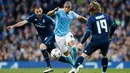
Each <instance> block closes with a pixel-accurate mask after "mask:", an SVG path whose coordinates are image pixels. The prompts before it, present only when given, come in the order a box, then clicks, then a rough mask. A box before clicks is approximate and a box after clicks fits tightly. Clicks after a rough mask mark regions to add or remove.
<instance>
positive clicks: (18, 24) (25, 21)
mask: <svg viewBox="0 0 130 73" xmlns="http://www.w3.org/2000/svg"><path fill="white" fill-rule="evenodd" d="M27 23H28V21H27V20H23V21H20V22H18V23H16V24H14V25H12V26H8V27H7V29H8V30H10V29H12V28H15V27H21V26H23V25H25V24H27Z"/></svg>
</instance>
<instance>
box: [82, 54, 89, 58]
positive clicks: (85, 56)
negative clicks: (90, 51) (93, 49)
mask: <svg viewBox="0 0 130 73" xmlns="http://www.w3.org/2000/svg"><path fill="white" fill-rule="evenodd" d="M81 56H82V57H84V58H88V57H89V56H88V55H87V54H85V53H82V54H81Z"/></svg>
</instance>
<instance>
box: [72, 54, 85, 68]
mask: <svg viewBox="0 0 130 73" xmlns="http://www.w3.org/2000/svg"><path fill="white" fill-rule="evenodd" d="M83 61H84V57H82V56H79V57H78V59H77V61H76V63H75V65H74V67H75V68H77V67H78V66H79V65H81V64H82V63H83Z"/></svg>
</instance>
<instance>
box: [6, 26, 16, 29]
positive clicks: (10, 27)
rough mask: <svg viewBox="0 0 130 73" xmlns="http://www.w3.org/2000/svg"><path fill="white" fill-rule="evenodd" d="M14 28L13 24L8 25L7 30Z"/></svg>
mask: <svg viewBox="0 0 130 73" xmlns="http://www.w3.org/2000/svg"><path fill="white" fill-rule="evenodd" d="M12 28H14V27H13V26H8V27H6V29H7V30H11V29H12Z"/></svg>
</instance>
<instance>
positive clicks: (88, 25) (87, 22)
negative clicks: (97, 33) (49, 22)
mask: <svg viewBox="0 0 130 73" xmlns="http://www.w3.org/2000/svg"><path fill="white" fill-rule="evenodd" d="M86 24H87V30H89V31H92V22H91V19H90V18H88V20H87V21H86Z"/></svg>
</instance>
